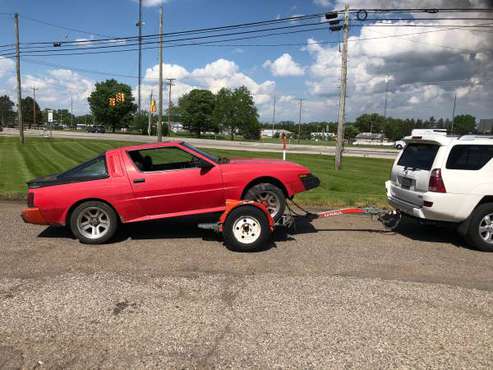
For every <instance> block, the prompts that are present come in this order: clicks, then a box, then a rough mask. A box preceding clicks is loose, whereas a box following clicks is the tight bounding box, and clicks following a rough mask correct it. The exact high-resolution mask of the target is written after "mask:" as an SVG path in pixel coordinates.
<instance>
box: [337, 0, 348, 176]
mask: <svg viewBox="0 0 493 370" xmlns="http://www.w3.org/2000/svg"><path fill="white" fill-rule="evenodd" d="M343 32H344V43H343V45H342V57H341V58H342V63H341V91H340V96H339V120H338V122H337V143H336V159H335V165H336V170H340V169H341V166H342V151H343V150H344V123H345V114H346V90H347V54H348V37H349V4H346V6H345V7H344V26H343Z"/></svg>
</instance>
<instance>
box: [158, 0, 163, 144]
mask: <svg viewBox="0 0 493 370" xmlns="http://www.w3.org/2000/svg"><path fill="white" fill-rule="evenodd" d="M162 125H163V5H161V8H160V9H159V108H158V120H157V141H158V143H160V142H161V141H163V132H162Z"/></svg>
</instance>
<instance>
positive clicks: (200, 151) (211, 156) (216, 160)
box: [181, 142, 226, 163]
mask: <svg viewBox="0 0 493 370" xmlns="http://www.w3.org/2000/svg"><path fill="white" fill-rule="evenodd" d="M181 144H182V145H183V146H184V147H186V148H188V149H191V150H193V151H194V152H197V153H199V154H200V155H203V156H204V157H206V158H207V159H209V160H211V161H213V162H214V163H221V162H223V160H225V159H226V158H221V157H216V156H215V155H212V154H209V153H207V152H204V151H203V150H200V149H197V148H196V147H194V146H193V145H190V144H189V143H185V142H183V143H181Z"/></svg>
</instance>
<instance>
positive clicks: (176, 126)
mask: <svg viewBox="0 0 493 370" xmlns="http://www.w3.org/2000/svg"><path fill="white" fill-rule="evenodd" d="M171 131H172V132H174V133H177V132H182V131H185V130H184V129H183V124H182V123H180V122H171Z"/></svg>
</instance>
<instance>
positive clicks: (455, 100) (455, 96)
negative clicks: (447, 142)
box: [452, 94, 457, 133]
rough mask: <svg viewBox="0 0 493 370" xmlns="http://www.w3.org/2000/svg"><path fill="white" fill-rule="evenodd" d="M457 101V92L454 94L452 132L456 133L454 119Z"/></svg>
mask: <svg viewBox="0 0 493 370" xmlns="http://www.w3.org/2000/svg"><path fill="white" fill-rule="evenodd" d="M456 103H457V94H455V95H454V105H453V108H452V133H454V121H455V104H456Z"/></svg>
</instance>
